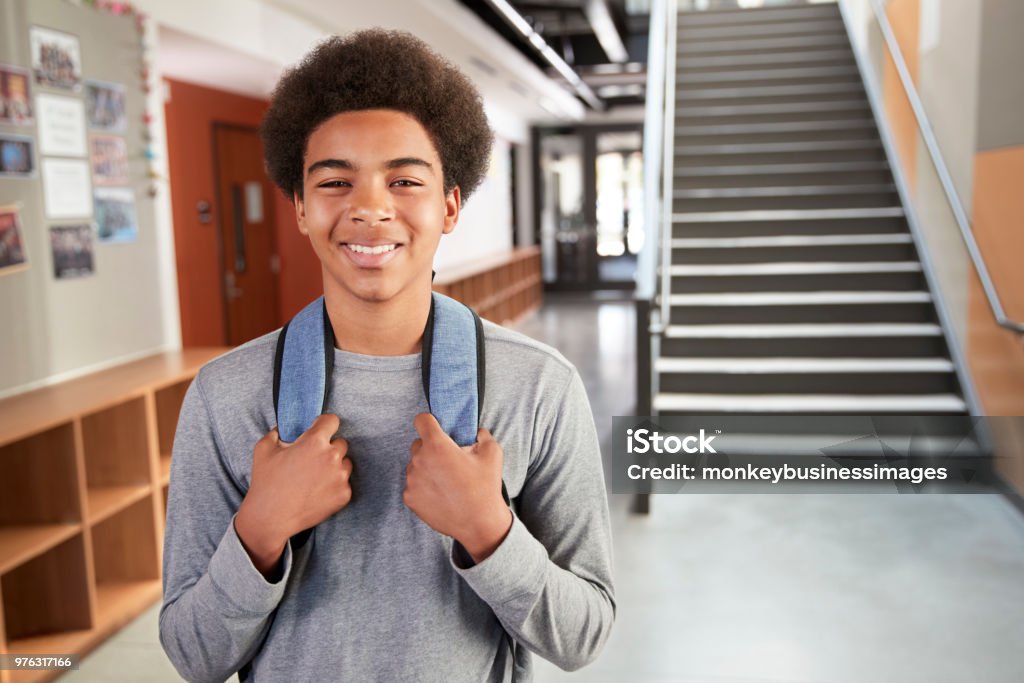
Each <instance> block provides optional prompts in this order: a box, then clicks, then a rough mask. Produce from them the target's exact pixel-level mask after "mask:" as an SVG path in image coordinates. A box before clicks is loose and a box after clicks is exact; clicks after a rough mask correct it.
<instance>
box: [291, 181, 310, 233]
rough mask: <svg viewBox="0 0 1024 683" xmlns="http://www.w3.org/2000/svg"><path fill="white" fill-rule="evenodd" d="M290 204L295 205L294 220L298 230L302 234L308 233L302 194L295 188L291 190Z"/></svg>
mask: <svg viewBox="0 0 1024 683" xmlns="http://www.w3.org/2000/svg"><path fill="white" fill-rule="evenodd" d="M292 204H294V205H295V222H296V223H297V224H298V226H299V232H301V233H302V234H303V235H308V234H309V230H308V229H307V228H306V205H305V204H304V203H303V201H302V196H301V195H300V194H299V193H298V191H297V190H293V191H292Z"/></svg>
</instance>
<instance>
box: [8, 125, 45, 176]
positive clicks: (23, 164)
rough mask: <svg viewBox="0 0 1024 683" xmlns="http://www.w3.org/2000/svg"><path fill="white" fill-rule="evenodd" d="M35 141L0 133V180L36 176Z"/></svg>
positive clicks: (21, 136) (22, 136)
mask: <svg viewBox="0 0 1024 683" xmlns="http://www.w3.org/2000/svg"><path fill="white" fill-rule="evenodd" d="M33 142H34V141H33V140H32V138H30V137H26V136H24V135H6V134H3V133H0V178H28V177H29V176H32V175H34V174H35V170H36V165H35V155H34V154H33V151H32V147H33Z"/></svg>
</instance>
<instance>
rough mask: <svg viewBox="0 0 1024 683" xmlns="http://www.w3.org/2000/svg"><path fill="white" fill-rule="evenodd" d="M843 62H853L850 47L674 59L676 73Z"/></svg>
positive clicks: (767, 68)
mask: <svg viewBox="0 0 1024 683" xmlns="http://www.w3.org/2000/svg"><path fill="white" fill-rule="evenodd" d="M792 64H799V65H800V66H822V65H837V64H841V65H846V66H849V65H851V64H854V65H855V64H856V62H855V61H854V58H853V52H852V51H851V50H850V48H849V47H847V46H843V47H829V48H821V49H818V50H800V51H797V52H772V53H768V54H763V55H716V56H714V57H691V56H687V57H683V58H677V59H676V73H677V74H678V73H684V72H685V73H687V74H692V73H699V72H701V71H716V72H717V71H728V70H732V69H744V70H748V69H749V70H756V69H765V70H772V69H776V68H779V67H782V66H787V65H792Z"/></svg>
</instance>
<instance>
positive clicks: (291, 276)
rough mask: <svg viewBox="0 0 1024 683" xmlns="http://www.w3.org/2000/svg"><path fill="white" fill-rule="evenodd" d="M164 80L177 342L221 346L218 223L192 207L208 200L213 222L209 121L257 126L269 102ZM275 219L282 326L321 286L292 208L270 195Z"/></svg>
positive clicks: (316, 263) (213, 193)
mask: <svg viewBox="0 0 1024 683" xmlns="http://www.w3.org/2000/svg"><path fill="white" fill-rule="evenodd" d="M167 81H168V84H169V86H170V99H169V100H168V102H167V103H166V105H165V110H164V114H165V117H166V121H167V151H168V165H169V167H170V184H171V207H172V210H173V212H174V246H175V252H176V260H177V267H178V298H179V302H180V313H181V337H182V344H183V345H184V346H186V347H188V346H204V345H221V344H224V343H225V334H226V333H225V329H224V298H223V294H222V292H223V289H222V284H223V282H222V278H223V268H222V266H221V259H220V247H219V244H218V231H217V226H216V223H208V224H205V225H204V224H202V223H200V222H199V217H198V214H197V212H196V204H197V203H198V202H199V201H201V200H202V201H207V202H210V204H211V216H212V217H214V220H216V218H215V217H216V216H217V215H218V211H217V206H216V183H215V179H214V168H213V124H214V123H215V122H219V123H232V124H235V125H242V126H251V127H256V126H258V125H259V123H260V120H261V119H262V118H263V113H264V112H265V111H266V108H267V102H266V101H264V100H260V99H255V98H251V97H244V96H241V95H235V94H233V93H228V92H224V91H221V90H214V89H212V88H206V87H203V86H198V85H193V84H191V83H185V82H182V81H176V80H171V79H167ZM274 217H275V219H276V223H277V226H276V228H277V250H278V254H279V255H280V258H281V273H280V276H279V280H278V287H279V296H278V300H279V302H280V303H279V310H278V315H279V318H280V322H282V323H283V322H284V321H286V320H288V319H289V318H291V317H292V316H293V315H294V314H295V313H297V312H298V311H299V309H301V308H302V306H303V305H305V304H306V303H308V302H309V301H311V300H312V299H314V298H316V297H317V296H319V295H320V294H321V293H322V291H323V288H322V282H321V279H320V263H319V261H318V260H317V258H316V255H315V254H314V253H313V250H312V248H310V246H309V242H308V241H307V240H306V239H305V238H304V237H303V236H302V235H300V234H299V232H298V230H297V229H296V228H295V214H294V212H293V210H292V205H291V203H290V202H288V201H287V200H286V199H284V197H282V196H281V195H280V194H279V193H275V194H274Z"/></svg>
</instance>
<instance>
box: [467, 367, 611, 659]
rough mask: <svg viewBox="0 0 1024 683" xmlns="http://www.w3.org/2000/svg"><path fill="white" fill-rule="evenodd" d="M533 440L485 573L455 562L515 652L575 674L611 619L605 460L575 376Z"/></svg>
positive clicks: (545, 410) (548, 410)
mask: <svg viewBox="0 0 1024 683" xmlns="http://www.w3.org/2000/svg"><path fill="white" fill-rule="evenodd" d="M534 438H535V440H537V442H538V447H537V452H538V455H537V458H536V461H535V462H534V463H532V464H531V467H530V471H529V472H528V473H527V478H526V482H525V484H524V485H523V489H522V491H521V492H520V494H519V496H518V497H517V511H518V515H517V516H516V517H515V519H514V520H513V522H512V528H511V529H510V530H509V532H508V535H507V536H506V537H505V539H504V540H503V541H502V542H501V544H500V545H499V546H498V548H497V549H496V550H495V551H494V552H493V553H492V554H491V555H490V556H489V557H487V558H486V559H484V560H483V561H482V562H480V563H479V564H476V565H474V566H471V567H469V568H463V567H464V566H465V565H466V564H471V560H468V558H465V557H463V558H462V561H460V560H459V559H458V558H457V557H456V558H453V561H454V563H455V565H456V569H457V571H458V572H459V573H460V574H461V575H462V576H463V578H464V579H465V580H466V581H467V582H468V583H469V585H470V586H472V588H473V589H474V590H475V591H476V593H477V594H478V595H479V596H480V597H481V598H482V599H483V600H484V601H486V602H487V603H488V604H489V605H490V607H491V609H492V610H494V613H495V615H496V616H497V617H498V620H499V621H500V622H501V623H502V625H503V626H504V627H505V630H506V631H508V632H509V633H510V634H511V635H512V637H513V638H514V639H515V640H516V642H517V643H518V644H519V645H521V646H523V645H525V646H526V647H527V648H529V649H530V650H532V651H533V652H535V653H537V654H539V655H540V656H542V657H544V658H545V659H547V660H549V661H551V662H553V663H554V664H556V665H558V666H559V667H561V668H563V669H566V670H570V671H571V670H575V669H579V668H580V667H582V666H584V665H586V664H588V663H590V662H591V661H593V660H594V658H595V657H596V656H597V654H598V653H599V652H600V650H601V648H602V646H603V645H604V642H605V641H606V640H607V638H608V634H609V633H610V631H611V627H612V622H613V621H614V618H615V602H614V597H613V595H614V594H613V588H612V550H611V525H610V521H609V514H608V500H607V495H606V492H605V486H604V475H603V471H602V466H601V451H600V446H599V444H598V438H597V431H596V429H595V427H594V419H593V416H592V414H591V412H590V405H589V402H588V401H587V396H586V391H585V390H584V387H583V382H582V381H581V380H580V377H579V374H578V373H577V372H576V371H575V369H573V371H572V372H571V376H570V377H569V378H568V382H567V383H566V386H565V387H564V388H563V389H562V391H561V395H559V396H557V397H555V398H554V400H552V401H550V402H549V403H548V404H547V405H546V406H545V407H544V408H543V409H542V410H541V411H540V414H539V415H538V423H537V425H536V426H535V434H534ZM456 548H458V549H460V550H461V547H460V546H459V545H458V544H456ZM467 560H468V561H467ZM459 565H463V567H460V566H459Z"/></svg>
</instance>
